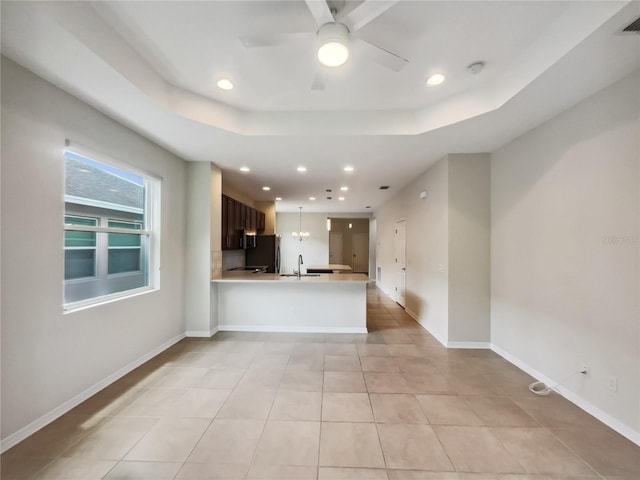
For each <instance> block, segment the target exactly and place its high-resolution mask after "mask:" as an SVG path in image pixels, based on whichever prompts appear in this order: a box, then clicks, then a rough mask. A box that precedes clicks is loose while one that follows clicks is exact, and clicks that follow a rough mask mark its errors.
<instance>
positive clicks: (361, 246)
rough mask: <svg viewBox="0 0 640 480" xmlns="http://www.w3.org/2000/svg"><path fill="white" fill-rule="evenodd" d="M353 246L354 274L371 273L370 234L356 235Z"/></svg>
mask: <svg viewBox="0 0 640 480" xmlns="http://www.w3.org/2000/svg"><path fill="white" fill-rule="evenodd" d="M352 245H353V250H352V252H353V271H354V273H366V274H368V273H369V234H368V233H354V234H353V236H352Z"/></svg>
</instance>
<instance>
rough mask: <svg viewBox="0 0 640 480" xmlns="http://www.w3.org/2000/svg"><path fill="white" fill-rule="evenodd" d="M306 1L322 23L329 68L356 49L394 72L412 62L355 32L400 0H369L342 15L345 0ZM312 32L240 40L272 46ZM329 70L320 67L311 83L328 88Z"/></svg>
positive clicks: (320, 47)
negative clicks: (356, 34) (355, 34)
mask: <svg viewBox="0 0 640 480" xmlns="http://www.w3.org/2000/svg"><path fill="white" fill-rule="evenodd" d="M305 3H306V4H307V7H308V8H309V11H310V12H311V15H312V16H313V18H314V19H315V21H316V25H317V26H318V30H317V32H316V33H315V37H316V44H317V57H318V61H319V63H320V64H321V65H324V66H325V67H328V69H331V68H336V67H339V66H340V65H343V64H344V63H345V62H346V61H347V59H348V58H349V56H351V52H352V51H353V53H354V55H363V56H366V57H368V58H369V59H371V60H373V61H374V62H376V63H378V64H380V65H382V66H384V67H386V68H389V69H390V70H393V71H394V72H398V71H400V70H401V69H402V67H404V66H405V65H406V64H407V63H408V62H409V61H408V60H407V59H405V58H402V57H401V56H400V55H396V54H395V53H391V52H389V51H388V50H385V49H384V48H381V47H378V46H376V45H373V44H372V43H369V42H367V41H365V40H362V39H361V38H358V37H355V36H353V35H352V34H353V33H355V32H357V31H358V30H360V29H361V28H362V27H364V26H365V25H367V24H368V23H369V22H371V21H373V20H374V19H376V18H378V17H379V16H380V15H382V14H383V13H384V12H386V11H387V10H388V9H389V8H391V7H393V6H394V5H395V4H396V3H398V0H365V1H363V2H362V3H361V4H360V5H358V6H357V7H355V8H354V9H353V10H351V11H350V12H348V13H347V14H346V15H344V16H341V15H340V12H341V10H342V7H344V3H345V2H344V0H305ZM311 35H313V34H311V33H309V32H304V33H284V34H280V35H269V36H247V37H240V40H241V41H242V43H243V45H244V46H245V47H246V48H256V47H272V46H278V45H283V44H286V43H289V42H291V41H295V40H297V39H298V38H299V37H310V36H311ZM328 69H318V71H317V73H316V76H315V78H314V80H313V83H312V84H311V89H312V90H324V88H325V87H326V84H327V81H328Z"/></svg>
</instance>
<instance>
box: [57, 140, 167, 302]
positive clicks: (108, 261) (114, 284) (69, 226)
mask: <svg viewBox="0 0 640 480" xmlns="http://www.w3.org/2000/svg"><path fill="white" fill-rule="evenodd" d="M64 156H65V216H64V303H65V306H66V308H67V309H70V308H73V307H75V306H78V307H80V306H85V305H87V304H92V303H95V302H97V301H102V300H104V299H108V298H111V297H114V296H123V295H128V294H130V293H137V292H138V291H142V290H145V289H150V288H153V287H154V286H155V285H154V284H157V280H158V279H157V276H158V275H157V271H156V270H157V268H154V265H155V264H156V263H157V262H155V261H154V258H155V257H157V252H158V251H159V250H158V235H157V231H158V223H159V222H158V218H159V215H158V213H159V212H158V208H153V207H154V206H157V205H159V192H160V180H158V179H156V178H153V177H148V176H145V175H140V174H139V173H135V172H133V171H131V170H129V169H127V168H120V167H115V166H113V165H108V164H106V163H101V162H97V161H95V160H93V159H91V158H89V157H87V156H85V155H81V154H78V153H76V152H71V151H69V150H66V151H65V153H64Z"/></svg>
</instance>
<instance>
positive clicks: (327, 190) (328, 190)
mask: <svg viewBox="0 0 640 480" xmlns="http://www.w3.org/2000/svg"><path fill="white" fill-rule="evenodd" d="M332 191H333V190H331V189H330V188H327V189H326V190H325V192H327V193H331V192H332Z"/></svg>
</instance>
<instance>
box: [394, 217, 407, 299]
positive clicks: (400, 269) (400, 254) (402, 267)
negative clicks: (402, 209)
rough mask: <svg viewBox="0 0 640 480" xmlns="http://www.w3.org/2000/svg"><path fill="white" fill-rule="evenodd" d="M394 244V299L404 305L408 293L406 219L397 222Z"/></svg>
mask: <svg viewBox="0 0 640 480" xmlns="http://www.w3.org/2000/svg"><path fill="white" fill-rule="evenodd" d="M394 244H395V265H396V273H395V279H396V281H395V286H394V290H395V291H394V293H395V298H394V300H395V301H396V302H398V303H399V304H400V305H401V306H403V307H404V306H405V303H406V295H407V292H406V290H407V225H406V221H405V220H400V221H399V222H396V228H395V242H394Z"/></svg>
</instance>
